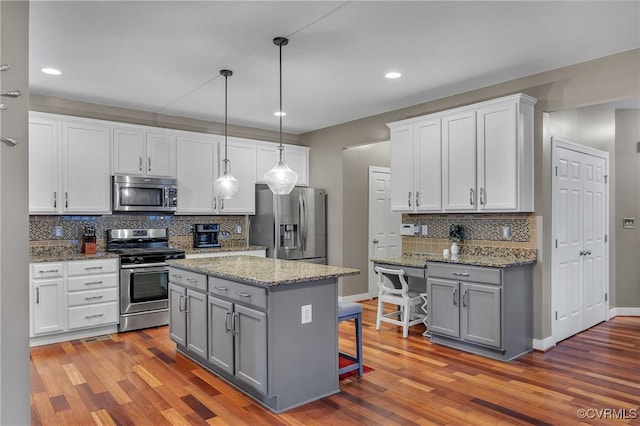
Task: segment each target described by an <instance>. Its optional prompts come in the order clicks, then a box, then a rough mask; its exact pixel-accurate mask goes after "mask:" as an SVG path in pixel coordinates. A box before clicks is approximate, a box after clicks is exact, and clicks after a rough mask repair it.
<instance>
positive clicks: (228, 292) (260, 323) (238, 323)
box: [208, 277, 267, 393]
mask: <svg viewBox="0 0 640 426" xmlns="http://www.w3.org/2000/svg"><path fill="white" fill-rule="evenodd" d="M209 288H210V290H209V291H210V292H211V293H213V294H222V295H223V296H226V297H228V298H229V299H230V300H225V299H222V298H220V297H216V296H214V295H211V294H210V295H209V302H208V303H209V317H208V328H209V363H211V364H212V365H215V366H217V367H218V368H220V369H222V370H223V371H225V372H226V373H228V374H230V375H233V376H235V377H236V378H237V379H238V380H240V381H242V382H244V383H246V384H248V385H250V386H251V387H253V388H254V389H256V390H257V391H259V392H261V393H266V392H267V314H266V313H265V312H261V311H259V310H256V309H253V308H251V307H249V306H248V304H254V303H257V304H258V306H260V305H262V304H264V305H266V293H265V291H264V289H260V288H257V287H252V286H247V285H245V284H241V283H236V282H232V281H227V280H223V279H220V278H213V277H211V278H209ZM245 288H248V290H249V291H243V290H244V289H245ZM251 290H255V292H256V294H251V293H250V291H251ZM261 295H263V297H264V300H261V299H260V296H261ZM240 299H243V300H240ZM243 303H244V304H243ZM265 307H266V306H265Z"/></svg>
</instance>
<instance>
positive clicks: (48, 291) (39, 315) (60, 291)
mask: <svg viewBox="0 0 640 426" xmlns="http://www.w3.org/2000/svg"><path fill="white" fill-rule="evenodd" d="M32 286H33V288H32V295H31V297H32V301H31V313H32V319H31V321H32V322H31V325H32V335H33V336H35V335H39V334H46V333H52V332H56V331H63V330H64V328H65V326H64V280H63V278H52V279H43V280H33V281H32Z"/></svg>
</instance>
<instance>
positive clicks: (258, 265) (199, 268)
mask: <svg viewBox="0 0 640 426" xmlns="http://www.w3.org/2000/svg"><path fill="white" fill-rule="evenodd" d="M167 263H168V264H169V265H171V266H173V267H176V268H180V269H186V270H187V271H192V272H198V273H202V274H207V275H211V276H214V277H219V278H226V279H229V280H232V281H239V282H245V283H248V284H253V285H259V286H262V287H272V286H276V285H281V284H295V283H303V282H308V281H316V280H322V279H329V278H338V277H344V276H347V275H357V274H359V273H360V271H359V270H357V269H352V268H343V267H339V266H327V265H316V264H314V263H307V262H299V261H294V260H281V259H271V258H265V257H255V256H223V257H214V258H203V259H174V260H169V261H167Z"/></svg>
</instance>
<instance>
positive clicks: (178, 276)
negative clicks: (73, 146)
mask: <svg viewBox="0 0 640 426" xmlns="http://www.w3.org/2000/svg"><path fill="white" fill-rule="evenodd" d="M171 276H172V277H173V278H177V279H179V280H181V279H182V275H176V274H173V275H171Z"/></svg>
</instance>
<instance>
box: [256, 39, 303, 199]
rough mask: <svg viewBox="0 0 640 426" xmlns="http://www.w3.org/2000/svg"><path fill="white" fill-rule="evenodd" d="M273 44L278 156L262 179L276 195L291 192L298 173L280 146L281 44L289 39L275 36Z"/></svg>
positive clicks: (286, 42)
mask: <svg viewBox="0 0 640 426" xmlns="http://www.w3.org/2000/svg"><path fill="white" fill-rule="evenodd" d="M273 44H275V45H276V46H278V47H279V48H280V109H279V110H278V115H279V116H280V145H279V146H278V158H277V162H276V165H275V166H274V167H273V168H272V169H271V170H269V171H268V172H266V173H265V174H264V180H265V181H266V182H267V185H268V186H269V189H271V192H273V193H274V194H276V195H284V194H288V193H290V192H291V190H292V189H293V187H294V186H295V185H296V182H297V181H298V174H297V173H296V172H294V171H293V170H291V169H290V168H289V166H287V163H285V161H284V146H282V116H283V115H284V112H283V111H282V46H286V45H287V44H289V40H288V39H287V38H285V37H276V38H274V39H273Z"/></svg>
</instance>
